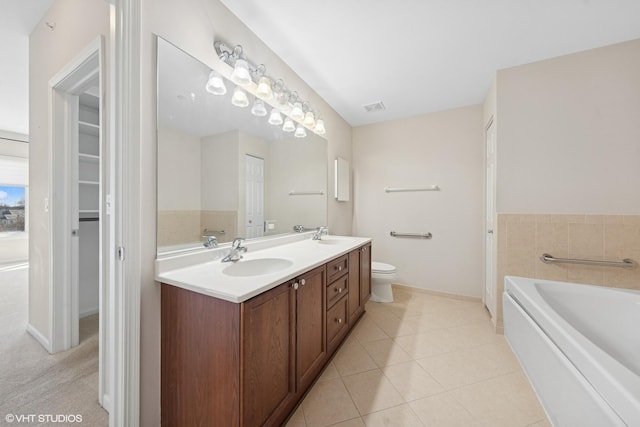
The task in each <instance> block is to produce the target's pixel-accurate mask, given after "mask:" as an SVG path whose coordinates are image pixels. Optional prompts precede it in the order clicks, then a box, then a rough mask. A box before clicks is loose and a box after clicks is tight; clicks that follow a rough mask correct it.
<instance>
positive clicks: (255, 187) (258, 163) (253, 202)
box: [245, 154, 264, 239]
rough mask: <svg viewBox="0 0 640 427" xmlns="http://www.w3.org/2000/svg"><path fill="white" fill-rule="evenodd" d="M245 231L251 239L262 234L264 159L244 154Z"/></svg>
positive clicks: (246, 235)
mask: <svg viewBox="0 0 640 427" xmlns="http://www.w3.org/2000/svg"><path fill="white" fill-rule="evenodd" d="M245 175H246V184H245V185H246V205H245V209H246V211H245V212H246V214H245V217H246V220H245V224H246V231H245V237H246V238H247V239H253V238H254V237H262V236H263V235H264V159H261V158H259V157H254V156H250V155H248V154H245Z"/></svg>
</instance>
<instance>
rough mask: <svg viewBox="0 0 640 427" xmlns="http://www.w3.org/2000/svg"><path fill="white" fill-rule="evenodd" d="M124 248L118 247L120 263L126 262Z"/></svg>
mask: <svg viewBox="0 0 640 427" xmlns="http://www.w3.org/2000/svg"><path fill="white" fill-rule="evenodd" d="M124 258H125V256H124V247H123V246H118V259H119V260H120V261H124Z"/></svg>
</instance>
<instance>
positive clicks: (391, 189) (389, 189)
mask: <svg viewBox="0 0 640 427" xmlns="http://www.w3.org/2000/svg"><path fill="white" fill-rule="evenodd" d="M406 191H440V187H438V186H437V185H432V186H430V187H408V188H404V187H403V188H395V187H384V192H385V193H400V192H406Z"/></svg>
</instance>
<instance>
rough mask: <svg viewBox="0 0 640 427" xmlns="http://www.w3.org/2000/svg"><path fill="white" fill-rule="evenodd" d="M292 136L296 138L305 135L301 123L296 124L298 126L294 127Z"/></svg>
mask: <svg viewBox="0 0 640 427" xmlns="http://www.w3.org/2000/svg"><path fill="white" fill-rule="evenodd" d="M293 136H295V137H296V138H304V137H305V136H307V131H306V130H304V128H303V127H302V125H298V127H297V128H296V132H295V133H294V134H293Z"/></svg>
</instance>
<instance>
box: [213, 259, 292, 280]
mask: <svg viewBox="0 0 640 427" xmlns="http://www.w3.org/2000/svg"><path fill="white" fill-rule="evenodd" d="M292 265H293V261H291V260H288V259H285V258H258V259H249V260H240V261H237V262H235V263H234V264H231V265H229V266H228V267H225V268H224V269H223V270H222V273H224V274H226V275H227V276H234V277H248V276H260V275H262V274H270V273H277V272H278V271H280V270H284V269H285V268H288V267H291V266H292Z"/></svg>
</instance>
